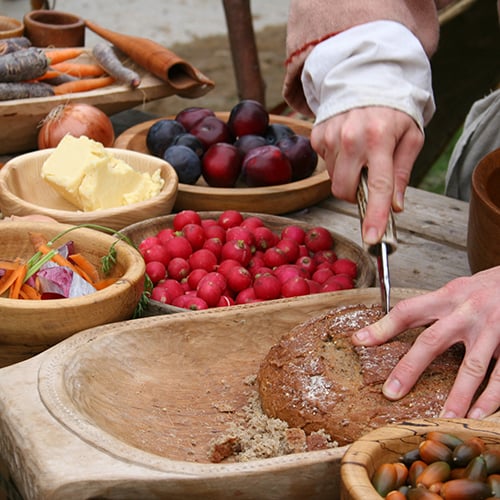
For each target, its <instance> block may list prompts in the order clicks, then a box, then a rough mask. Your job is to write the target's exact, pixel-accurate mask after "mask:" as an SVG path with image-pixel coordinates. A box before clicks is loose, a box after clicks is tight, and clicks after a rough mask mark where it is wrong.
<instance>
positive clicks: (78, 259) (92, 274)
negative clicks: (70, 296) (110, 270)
mask: <svg viewBox="0 0 500 500" xmlns="http://www.w3.org/2000/svg"><path fill="white" fill-rule="evenodd" d="M68 260H69V261H70V262H72V263H73V264H74V265H75V266H76V267H78V268H80V269H81V270H82V271H83V272H84V273H86V274H87V276H89V278H90V279H91V280H92V282H93V283H94V282H96V281H99V271H98V269H97V267H95V266H94V264H92V262H90V261H89V260H88V259H87V258H86V257H84V256H83V255H82V254H81V253H74V254H71V255H69V256H68Z"/></svg>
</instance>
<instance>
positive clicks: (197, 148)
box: [172, 132, 205, 158]
mask: <svg viewBox="0 0 500 500" xmlns="http://www.w3.org/2000/svg"><path fill="white" fill-rule="evenodd" d="M174 145H177V146H187V147H188V148H191V149H192V150H193V151H194V152H195V153H196V154H197V155H198V156H199V157H200V158H201V157H202V156H203V153H204V152H205V146H203V144H202V143H201V141H200V140H199V139H198V137H196V136H194V135H193V134H190V133H189V132H186V133H184V134H179V135H178V136H176V137H175V138H174V142H173V143H172V146H174Z"/></svg>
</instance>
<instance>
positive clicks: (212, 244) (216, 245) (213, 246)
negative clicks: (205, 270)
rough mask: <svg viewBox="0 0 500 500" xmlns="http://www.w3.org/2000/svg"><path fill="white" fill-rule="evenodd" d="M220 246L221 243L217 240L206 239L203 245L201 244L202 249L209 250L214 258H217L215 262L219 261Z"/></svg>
mask: <svg viewBox="0 0 500 500" xmlns="http://www.w3.org/2000/svg"><path fill="white" fill-rule="evenodd" d="M222 246H223V243H222V241H221V240H220V239H219V238H208V239H207V240H205V243H203V247H202V248H205V249H207V250H210V251H211V252H212V253H213V254H214V255H215V257H217V261H219V260H220V256H221V253H222Z"/></svg>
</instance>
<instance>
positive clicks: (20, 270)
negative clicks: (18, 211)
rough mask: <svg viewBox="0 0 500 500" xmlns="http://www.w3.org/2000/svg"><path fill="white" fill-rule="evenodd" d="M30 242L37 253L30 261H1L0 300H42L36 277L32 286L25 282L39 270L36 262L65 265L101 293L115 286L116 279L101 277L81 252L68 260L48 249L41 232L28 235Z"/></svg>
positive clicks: (70, 256)
mask: <svg viewBox="0 0 500 500" xmlns="http://www.w3.org/2000/svg"><path fill="white" fill-rule="evenodd" d="M30 239H31V242H32V244H33V248H34V250H35V251H36V252H37V253H36V254H35V255H34V256H33V257H32V258H31V259H30V260H29V261H23V260H22V259H20V258H17V259H15V260H0V269H3V271H4V274H3V276H2V277H0V297H2V296H5V297H8V298H10V299H28V300H40V299H42V292H41V290H40V286H39V284H38V283H37V279H36V275H35V279H34V280H32V283H33V282H34V286H32V285H31V284H28V283H27V280H28V279H29V278H30V277H31V276H32V275H33V274H34V273H33V269H34V268H35V269H37V270H38V266H37V265H36V264H37V262H38V261H39V259H43V260H46V258H47V257H48V260H52V261H53V262H54V263H56V264H58V265H59V266H65V267H68V268H69V269H71V270H72V271H73V272H74V273H77V274H78V275H80V276H81V277H82V278H83V279H84V280H86V281H87V282H88V283H90V284H91V285H92V286H93V287H94V288H95V289H96V290H102V289H103V288H106V287H107V286H109V285H111V284H113V283H115V281H116V278H113V277H107V278H101V277H100V274H99V270H98V269H97V267H96V266H95V265H94V264H92V262H90V261H89V260H88V259H87V258H86V257H85V256H84V255H82V254H81V253H74V254H71V255H69V256H68V257H67V258H66V257H64V256H62V255H61V254H60V253H58V252H57V250H56V249H54V248H51V247H50V246H49V244H48V243H47V239H46V238H45V237H44V236H43V234H41V233H30Z"/></svg>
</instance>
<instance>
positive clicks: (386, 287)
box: [357, 167, 398, 314]
mask: <svg viewBox="0 0 500 500" xmlns="http://www.w3.org/2000/svg"><path fill="white" fill-rule="evenodd" d="M357 201H358V209H359V218H360V222H361V225H363V220H364V218H365V215H366V205H367V203H368V169H367V168H366V167H364V168H363V169H362V171H361V179H360V183H359V187H358V191H357ZM363 245H364V247H365V249H366V250H367V251H368V253H369V254H370V255H373V256H374V257H376V259H377V271H378V278H379V286H380V298H381V303H382V309H383V311H384V313H385V314H387V313H388V312H389V310H390V309H391V277H390V271H389V255H390V254H391V253H393V252H394V251H395V250H396V248H397V246H398V243H397V238H396V226H395V224H394V214H393V212H392V210H391V211H390V214H389V219H388V221H387V227H386V229H385V233H384V235H383V236H382V239H381V240H380V242H379V243H377V244H375V245H368V244H366V243H365V242H364V241H363Z"/></svg>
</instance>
